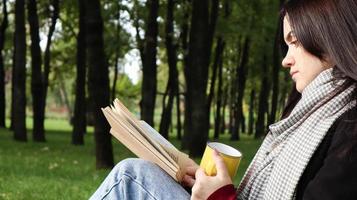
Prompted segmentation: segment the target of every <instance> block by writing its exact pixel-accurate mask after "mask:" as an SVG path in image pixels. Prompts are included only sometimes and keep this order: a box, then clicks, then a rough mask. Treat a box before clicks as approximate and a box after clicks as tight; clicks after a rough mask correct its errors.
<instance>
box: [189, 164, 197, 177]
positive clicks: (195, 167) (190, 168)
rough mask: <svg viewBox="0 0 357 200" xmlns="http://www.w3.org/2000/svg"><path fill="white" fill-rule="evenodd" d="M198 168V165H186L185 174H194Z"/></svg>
mask: <svg viewBox="0 0 357 200" xmlns="http://www.w3.org/2000/svg"><path fill="white" fill-rule="evenodd" d="M197 169H198V166H189V167H186V174H187V175H189V176H194V175H195V173H196V171H197Z"/></svg>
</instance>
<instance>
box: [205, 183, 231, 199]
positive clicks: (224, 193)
mask: <svg viewBox="0 0 357 200" xmlns="http://www.w3.org/2000/svg"><path fill="white" fill-rule="evenodd" d="M233 199H234V200H235V199H237V193H236V189H235V188H234V185H233V184H230V185H225V186H223V187H221V188H219V189H218V190H216V191H215V192H213V193H212V194H211V195H210V196H209V197H208V199H207V200H233Z"/></svg>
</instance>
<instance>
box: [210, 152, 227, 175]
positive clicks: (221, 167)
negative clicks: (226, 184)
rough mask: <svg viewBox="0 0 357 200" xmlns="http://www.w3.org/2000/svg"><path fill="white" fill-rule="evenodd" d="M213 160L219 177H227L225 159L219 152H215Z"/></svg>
mask: <svg viewBox="0 0 357 200" xmlns="http://www.w3.org/2000/svg"><path fill="white" fill-rule="evenodd" d="M213 159H214V162H215V164H216V169H217V175H218V176H227V175H228V170H227V166H226V164H225V163H224V161H223V158H222V157H221V156H220V155H219V153H218V151H217V150H214V151H213Z"/></svg>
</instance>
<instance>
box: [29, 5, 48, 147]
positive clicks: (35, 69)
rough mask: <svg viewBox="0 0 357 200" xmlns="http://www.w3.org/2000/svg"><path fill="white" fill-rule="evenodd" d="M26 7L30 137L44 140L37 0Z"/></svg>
mask: <svg viewBox="0 0 357 200" xmlns="http://www.w3.org/2000/svg"><path fill="white" fill-rule="evenodd" d="M27 9H28V16H27V17H28V22H29V24H30V35H31V65H32V70H31V93H32V109H33V131H32V137H33V140H34V141H38V142H44V141H46V139H45V132H44V120H45V113H44V112H43V110H44V109H43V108H42V106H43V105H44V95H43V91H44V90H43V89H44V88H43V79H42V76H43V75H42V58H41V48H40V36H39V25H38V15H37V1H36V0H28V1H27Z"/></svg>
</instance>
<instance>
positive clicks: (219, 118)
mask: <svg viewBox="0 0 357 200" xmlns="http://www.w3.org/2000/svg"><path fill="white" fill-rule="evenodd" d="M223 46H224V44H223ZM222 84H223V56H222V55H221V58H220V60H219V66H218V89H217V103H216V116H215V119H214V134H213V138H214V139H218V138H219V132H220V131H221V129H220V125H221V121H222V116H221V112H222V111H223V110H222V99H224V98H225V97H224V95H222V94H223V91H222ZM223 118H224V115H223Z"/></svg>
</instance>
